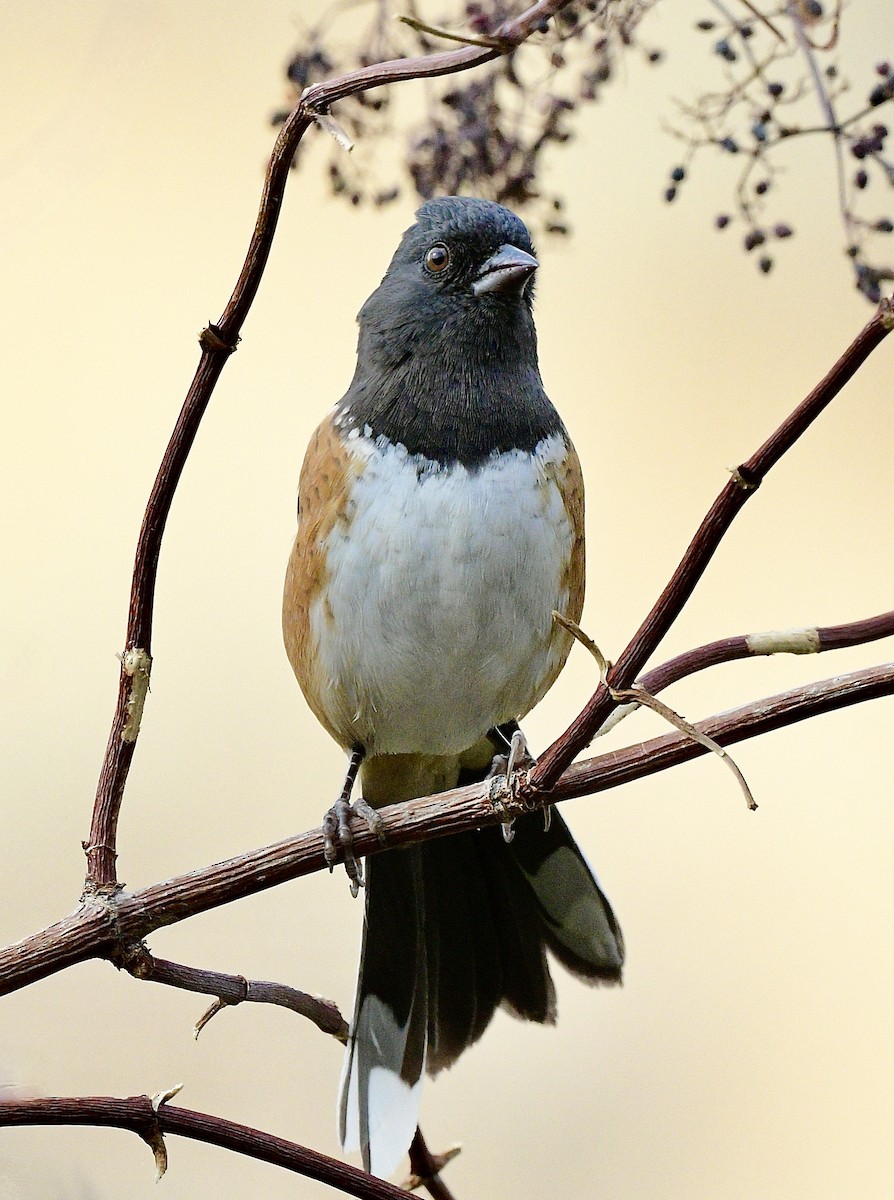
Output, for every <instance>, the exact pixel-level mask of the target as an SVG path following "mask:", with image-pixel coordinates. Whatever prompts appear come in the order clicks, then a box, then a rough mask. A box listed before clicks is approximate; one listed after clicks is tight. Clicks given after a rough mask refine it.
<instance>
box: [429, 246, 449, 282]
mask: <svg viewBox="0 0 894 1200" xmlns="http://www.w3.org/2000/svg"><path fill="white" fill-rule="evenodd" d="M449 262H450V251H449V250H448V249H447V247H446V246H445V245H444V243H443V242H438V243H437V245H435V246H432V248H431V249H430V250H427V251H426V254H425V269H426V270H427V271H431V273H432V274H433V275H438V274H439V273H440V272H441V271H443V270H444V269H445V268H446V266H447V264H448V263H449Z"/></svg>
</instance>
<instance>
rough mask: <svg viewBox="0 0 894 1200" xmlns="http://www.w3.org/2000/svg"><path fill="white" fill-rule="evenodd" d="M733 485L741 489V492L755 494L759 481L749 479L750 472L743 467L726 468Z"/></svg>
mask: <svg viewBox="0 0 894 1200" xmlns="http://www.w3.org/2000/svg"><path fill="white" fill-rule="evenodd" d="M727 469H728V471H729V473H730V476H731V478H732V481H733V483H734V484H735V485H736V487H738V488H741V489H742V491H743V492H756V491H757V489H758V488H759V487H760V482H761V481H760V480H759V479H755V478H753V477H751V472H750V471H748V470H747V469H746V468H745V467H743V466H738V467H728V468H727Z"/></svg>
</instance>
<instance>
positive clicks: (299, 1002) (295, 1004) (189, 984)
mask: <svg viewBox="0 0 894 1200" xmlns="http://www.w3.org/2000/svg"><path fill="white" fill-rule="evenodd" d="M113 961H114V962H115V965H116V966H119V967H121V968H123V969H124V970H126V971H128V972H129V973H130V974H131V975H133V977H134V978H135V979H146V980H149V981H150V982H152V983H163V984H166V985H167V986H168V987H175V988H181V989H182V990H183V991H187V992H197V993H198V994H199V995H203V996H215V997H216V998H217V1003H216V1005H215V1006H213V1008H212V1009H210V1010H209V1011H208V1012H207V1013H206V1014H205V1016H204V1017H202V1018H201V1019H200V1021H199V1022H198V1023H197V1025H196V1037H198V1035H199V1033H200V1032H201V1030H202V1029H203V1028H204V1027H205V1025H207V1023H208V1021H209V1020H210V1018H211V1016H213V1015H214V1013H216V1012H218V1011H219V1010H220V1009H221V1008H224V1007H232V1006H235V1005H237V1004H275V1005H278V1006H279V1007H280V1008H288V1009H291V1011H292V1012H295V1013H298V1015H299V1016H302V1017H306V1018H307V1019H308V1020H309V1021H313V1023H314V1024H315V1025H316V1026H317V1028H318V1029H320V1030H321V1031H322V1032H323V1033H328V1034H331V1035H332V1037H334V1038H336V1039H337V1040H338V1041H340V1042H346V1041H347V1038H348V1024H347V1022H346V1021H345V1019H344V1017H343V1016H342V1015H341V1013H340V1012H339V1011H338V1008H337V1007H336V1006H335V1005H334V1004H333V1003H332V1001H331V1000H324V999H323V998H322V997H321V996H311V995H309V994H308V993H307V992H301V991H299V990H298V989H297V988H292V987H287V986H286V985H285V984H282V983H271V982H268V981H267V980H264V979H246V978H245V977H244V976H242V975H226V974H224V973H223V972H221V971H207V970H204V969H202V968H199V967H188V966H184V965H183V964H182V963H175V962H169V961H168V960H167V959H164V958H156V957H155V955H154V954H150V952H149V951H148V950H147V949H146V947H145V946H144V945H142V944H141V943H139V942H137V943H135V944H133V945H131V946H128V947H126V949H125V951H124V952H123V953H122V954H120V955H118V956H116V958H115V959H114V960H113Z"/></svg>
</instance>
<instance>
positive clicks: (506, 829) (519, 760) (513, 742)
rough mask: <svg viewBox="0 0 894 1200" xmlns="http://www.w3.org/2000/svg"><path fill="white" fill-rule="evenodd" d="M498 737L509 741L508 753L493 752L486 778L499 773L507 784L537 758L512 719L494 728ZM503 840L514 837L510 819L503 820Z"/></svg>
mask: <svg viewBox="0 0 894 1200" xmlns="http://www.w3.org/2000/svg"><path fill="white" fill-rule="evenodd" d="M496 732H497V733H498V734H499V736H500V738H501V739H502V740H503V741H504V742H506V741H508V743H509V753H508V754H503V753H499V754H495V755H494V757H493V759H492V761H491V764H490V771H489V772H488V779H495V778H497V777H499V776H501V775H503V776H505V779H506V782H507V784H510V783H511V781H512V776H513V775H514V774H515V772H516V771H520V770H525V771H527V770H530V768H531V767H533V766H534V764H535V763H536V762H537V759H536V758H535V757H534V755H533V754H532V753H531V751H530V750H529V749H528V742H527V739H526V738H525V735H524V734H523V733H522V731H521V729H520V728H519V727H518V725H517V724H516V723H515V722H514V721H513V722H510V723H509V724H508V725H505V726H500V727H498V729H497V730H496ZM545 820H546V823H547V828H548V827H549V809H547V810H546V817H545ZM501 828H502V830H503V840H504V841H505V842H511V841H512V839H513V838H514V837H515V832H514V830H513V828H512V821H504V822H503V824H502V826H501Z"/></svg>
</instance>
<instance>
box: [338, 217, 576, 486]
mask: <svg viewBox="0 0 894 1200" xmlns="http://www.w3.org/2000/svg"><path fill="white" fill-rule="evenodd" d="M536 268H537V260H536V258H535V257H534V247H533V246H532V244H531V237H530V234H529V233H528V230H527V229H526V227H525V225H524V223H523V222H522V221H521V220H520V219H519V218H518V217H517V216H515V214H514V213H511V212H510V211H509V210H508V209H506V208H503V207H502V205H499V204H495V203H493V202H492V201H490V200H477V199H471V198H468V197H461V196H444V197H441V198H439V199H436V200H429V201H428V203H426V204H424V205H423V206H422V207H421V208H420V209H419V211H418V212H417V214H416V223H415V225H412V226H411V227H410V228H409V229H408V230H407V231H406V232H405V233H404V235H403V237H402V238H401V242H400V245H399V246H398V248H397V250H396V252H395V254H394V257H393V258H392V260H391V263H390V265H389V267H388V270H387V271H386V272H385V276H384V278H383V280H382V282H381V284H380V285H379V287H378V288H377V289H376V290H375V291H374V292H373V294H372V295H371V296H370V298H369V299H368V300H367V301H366V303H365V304H364V305H363V308H362V309H361V310H360V314H359V317H358V320H359V323H360V341H359V345H358V351H357V370H356V373H355V375H354V380H353V382H352V384H351V388H350V390H349V391H348V393H347V395H346V396H345V397H344V399H343V400H342V403H341V405H340V409H341V412H342V421H343V424H345V423H346V424H347V426H348V427H349V428H350V427H355V428H369V429H370V430H371V431H372V432H373V433H374V434H380V433H381V434H383V435H384V436H385V437H386V438H387V439H388V440H389V441H392V442H400V443H401V444H402V445H404V446H406V448H407V449H408V450H409V451H410V452H411V453H420V454H424V455H425V456H426V457H428V458H435V459H438V460H440V461H447V460H458V461H461V462H465V463H466V464H467V465H471V464H472V463H474V462H478V461H482V460H483V459H484V458H486V457H487V456H488V455H489V454H490V453H492V452H493V451H494V450H502V449H515V448H521V446H522V444H523V443H524V445H526V446H527V447H528V448H531V447H532V446H533V445H535V444H536V442H537V441H538V440H539V439H540V437H542V436H546V435H547V433H551V432H555V429H556V428H557V427H560V423H559V419H558V417H557V416H556V414H555V410H554V409H553V408H552V405H550V403H549V401H548V400H547V398H546V396H545V395H544V393H543V387H542V384H541V382H540V373H539V370H538V366H537V337H536V333H535V330H534V321H533V317H532V315H531V305H532V283H531V280H532V276H533V274H534V271H535V270H536Z"/></svg>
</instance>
